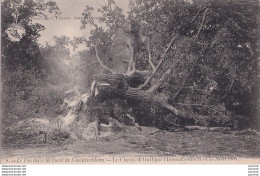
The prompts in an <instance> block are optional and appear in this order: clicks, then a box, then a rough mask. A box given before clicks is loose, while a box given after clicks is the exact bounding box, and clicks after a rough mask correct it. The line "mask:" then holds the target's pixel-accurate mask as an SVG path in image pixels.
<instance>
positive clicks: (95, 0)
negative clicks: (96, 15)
mask: <svg viewBox="0 0 260 176" xmlns="http://www.w3.org/2000/svg"><path fill="white" fill-rule="evenodd" d="M53 1H55V2H56V3H57V5H58V7H59V9H60V11H61V12H62V14H61V15H60V18H59V19H55V18H52V19H51V18H49V19H48V20H45V19H43V18H41V19H36V18H35V19H34V20H33V22H38V23H40V24H43V25H44V26H45V30H43V31H41V32H40V34H41V37H40V38H39V43H40V44H42V45H45V43H46V42H48V43H50V44H53V36H54V35H56V36H61V35H65V36H68V37H70V38H71V39H73V37H81V36H85V37H88V36H89V33H90V28H87V29H84V30H81V29H80V26H81V23H80V19H75V17H78V18H79V17H81V14H82V12H83V10H84V8H85V6H86V5H90V6H92V7H94V8H98V7H99V5H98V4H104V3H106V2H107V0H53ZM115 2H116V4H117V5H118V6H119V7H121V8H122V9H124V10H126V11H127V9H128V0H115ZM52 16H53V15H52ZM50 17H51V16H50ZM68 18H69V19H68Z"/></svg>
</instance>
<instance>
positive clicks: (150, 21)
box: [82, 0, 260, 127]
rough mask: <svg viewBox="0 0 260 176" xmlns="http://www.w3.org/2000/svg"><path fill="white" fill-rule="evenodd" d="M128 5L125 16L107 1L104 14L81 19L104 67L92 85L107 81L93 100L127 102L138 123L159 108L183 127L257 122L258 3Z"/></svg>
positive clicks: (154, 0)
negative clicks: (90, 28) (186, 125)
mask: <svg viewBox="0 0 260 176" xmlns="http://www.w3.org/2000/svg"><path fill="white" fill-rule="evenodd" d="M129 7H130V11H129V12H128V14H127V15H126V16H125V15H124V13H123V11H122V9H120V8H119V7H118V6H117V5H116V4H115V2H114V1H111V0H109V1H108V3H107V4H105V5H102V6H101V7H100V8H99V9H98V12H100V14H101V15H100V16H93V15H92V12H93V11H94V9H93V8H92V7H89V6H87V7H86V9H85V11H84V12H83V14H82V15H83V17H84V19H83V20H82V24H83V28H84V27H86V25H90V26H92V28H93V30H92V31H91V36H90V37H89V39H85V42H86V43H87V45H88V46H89V48H90V49H89V50H90V52H94V53H95V56H96V58H95V59H96V61H97V62H98V63H99V64H100V66H101V67H100V68H101V70H102V73H101V74H99V75H95V76H93V84H92V85H93V86H98V83H103V82H106V83H108V84H109V86H107V85H106V86H102V87H100V88H99V94H98V95H97V96H96V97H94V93H93V94H92V95H93V98H94V99H97V100H98V101H99V102H103V101H105V100H112V99H124V100H126V101H127V103H128V106H129V107H131V109H134V113H135V118H136V119H138V121H139V122H140V123H141V122H142V121H143V120H144V119H145V118H147V117H152V114H153V112H154V111H157V112H159V114H156V115H155V116H156V118H159V116H161V115H165V114H166V115H170V116H173V117H174V118H172V121H174V120H173V119H176V117H177V118H179V121H180V123H181V125H183V124H185V123H196V124H202V125H212V126H213V125H229V126H232V127H237V125H244V126H245V124H237V122H242V123H244V122H245V121H246V120H245V119H248V120H247V121H251V122H253V123H255V120H256V119H255V118H251V117H256V114H257V110H258V105H257V104H258V103H257V98H256V97H257V95H258V94H257V91H258V82H259V74H258V64H257V63H258V62H259V55H258V54H259V51H258V47H259V43H258V39H259V38H258V37H257V36H258V35H257V34H259V10H260V9H259V3H258V2H247V1H240V0H236V1H220V0H219V1H203V0H202V1H199V0H196V1H183V0H177V1H174V0H151V1H142V0H138V1H135V2H134V1H130V3H129ZM102 23H104V25H100V24H102ZM104 26H105V27H104ZM93 90H95V89H93ZM241 117H243V118H242V120H241V119H240V118H241ZM188 119H192V120H191V121H192V122H190V121H188ZM147 121H152V120H151V118H150V119H149V118H148V120H147ZM230 122H232V124H229V123H230Z"/></svg>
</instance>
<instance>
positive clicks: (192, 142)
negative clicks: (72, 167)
mask: <svg viewBox="0 0 260 176" xmlns="http://www.w3.org/2000/svg"><path fill="white" fill-rule="evenodd" d="M259 151H260V137H259V135H246V134H242V135H234V132H233V131H231V132H228V133H225V132H213V131H206V130H192V131H179V132H169V131H163V130H158V129H157V128H154V127H141V129H140V128H139V129H137V127H127V128H125V129H123V130H121V131H119V132H117V133H115V134H113V135H111V136H109V137H105V138H99V139H98V140H96V141H95V140H92V141H85V140H71V141H69V142H65V143H57V144H53V143H52V144H48V142H47V143H46V144H32V145H29V146H24V147H18V146H12V147H11V146H9V147H8V145H7V146H3V148H2V157H8V158H9V157H28V158H30V157H63V156H67V157H68V156H82V157H83V156H90V155H91V156H92V155H95V156H119V155H121V156H136V155H139V156H207V157H214V156H235V157H245V158H259V157H260V152H259Z"/></svg>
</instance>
